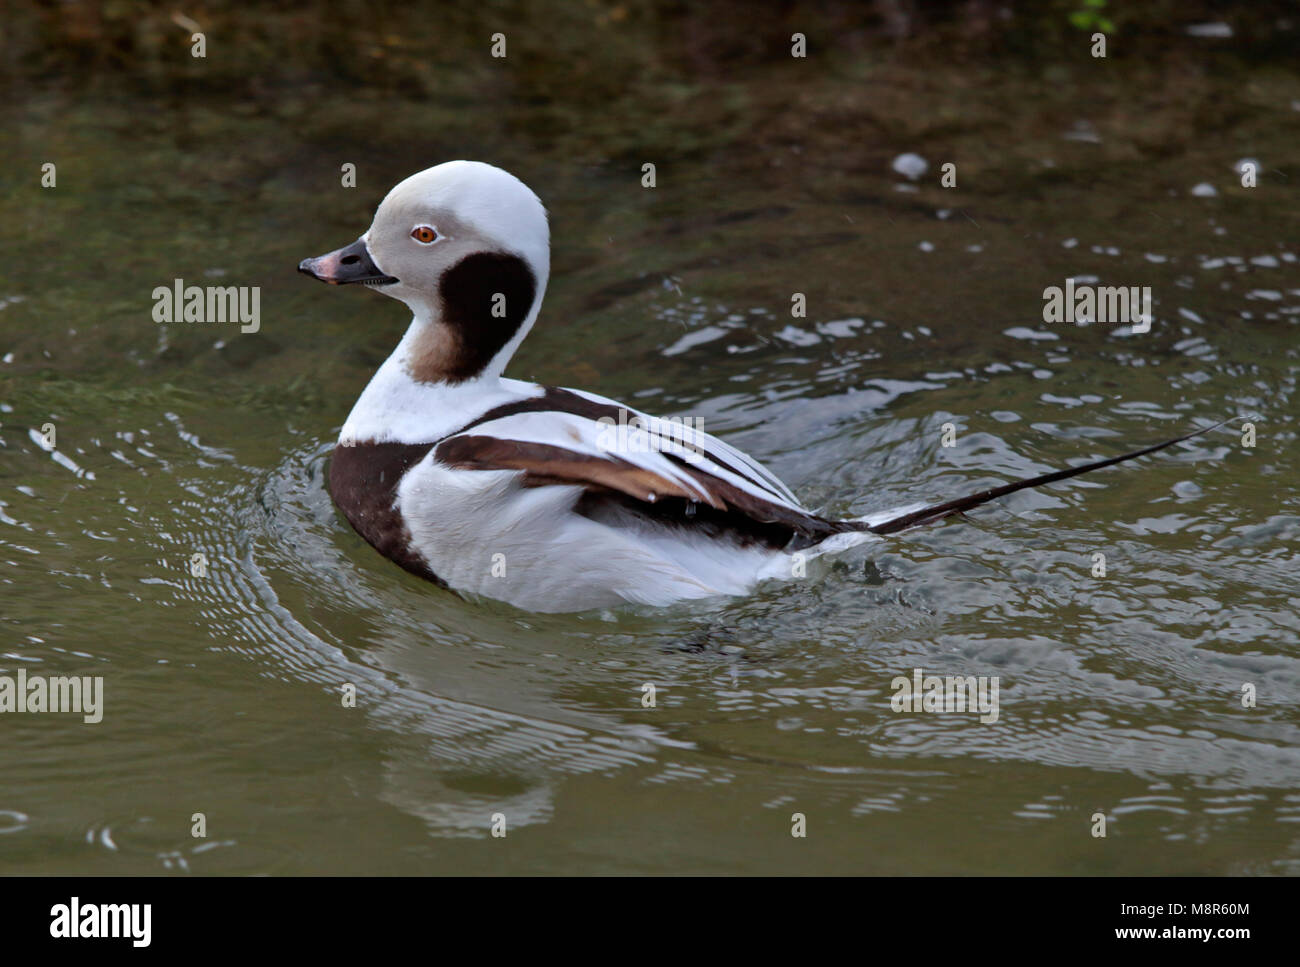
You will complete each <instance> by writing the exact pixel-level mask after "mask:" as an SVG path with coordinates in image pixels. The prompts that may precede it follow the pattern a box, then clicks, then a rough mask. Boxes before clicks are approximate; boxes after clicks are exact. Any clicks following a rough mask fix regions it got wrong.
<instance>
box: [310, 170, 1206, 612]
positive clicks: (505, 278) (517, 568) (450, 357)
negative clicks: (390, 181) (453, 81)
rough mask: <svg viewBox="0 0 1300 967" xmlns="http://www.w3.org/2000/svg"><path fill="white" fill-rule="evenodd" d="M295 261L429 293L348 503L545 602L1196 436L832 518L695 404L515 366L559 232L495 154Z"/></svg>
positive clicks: (623, 594) (379, 380)
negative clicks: (697, 415) (629, 400)
mask: <svg viewBox="0 0 1300 967" xmlns="http://www.w3.org/2000/svg"><path fill="white" fill-rule="evenodd" d="M298 268H299V270H300V271H302V272H305V273H307V274H309V275H311V276H313V277H315V278H317V279H320V280H321V281H323V282H328V283H331V284H333V285H344V284H348V283H361V284H364V285H368V286H373V287H374V288H376V289H378V290H379V291H380V292H383V293H384V294H385V295H389V296H392V297H393V298H395V299H399V300H401V301H402V302H404V303H406V305H407V306H409V307H410V309H411V310H412V312H413V313H414V318H413V319H412V320H411V324H410V326H409V327H408V328H407V330H406V335H405V336H403V337H402V340H401V342H399V343H398V345H397V348H396V349H395V350H394V351H393V354H392V355H391V356H389V357H388V359H387V360H386V361H385V362H384V364H383V365H382V366H380V367H379V370H378V371H377V372H376V373H375V375H374V377H373V378H372V379H371V380H370V383H369V385H368V386H366V388H365V391H364V392H362V394H361V397H360V398H359V399H358V400H357V402H356V405H355V406H354V407H353V408H352V413H351V414H350V415H349V416H348V419H347V422H346V423H345V424H344V425H343V430H342V432H341V433H340V434H339V440H338V446H337V447H336V449H335V450H334V456H333V459H332V463H331V466H330V477H329V479H330V492H331V494H332V495H333V498H334V502H335V503H336V504H337V505H338V507H339V508H340V509H341V510H342V511H343V514H344V515H345V516H346V517H347V519H348V521H349V522H350V523H351V524H352V526H353V527H354V528H355V529H356V530H357V532H358V533H359V534H360V535H361V536H362V537H364V538H365V539H366V541H368V542H369V543H370V544H371V545H372V546H374V547H375V548H376V549H377V550H378V551H379V552H380V553H381V554H383V555H384V556H385V557H388V558H390V559H391V560H393V561H395V562H396V563H397V564H399V565H401V566H402V567H403V568H405V569H406V570H408V571H412V572H414V573H415V574H418V575H420V576H421V577H424V578H427V579H429V580H430V581H434V582H437V583H438V584H440V585H443V586H445V587H450V588H453V589H455V590H457V591H462V592H468V593H471V594H479V595H484V596H487V597H490V598H496V599H499V600H502V601H507V602H510V603H511V604H513V605H516V606H518V607H521V608H526V609H529V610H532V611H552V612H553V611H580V610H586V609H591V608H599V607H606V606H610V605H616V604H621V603H625V602H637V603H642V604H650V605H664V604H668V603H670V602H673V601H677V600H681V599H685V598H701V597H706V596H710V595H725V594H741V593H745V592H747V591H749V590H750V589H752V588H753V587H754V585H755V584H756V583H757V582H758V581H759V580H761V579H765V578H778V577H787V578H788V577H791V576H793V575H797V574H799V573H801V572H802V569H801V566H800V565H801V563H802V561H803V560H806V558H807V557H809V556H811V555H815V554H820V553H824V552H826V551H832V550H840V549H842V548H844V547H846V546H848V545H850V544H853V543H857V542H858V541H861V540H865V539H870V538H871V537H873V536H874V535H883V534H892V533H895V532H897V531H900V530H902V529H904V528H907V527H912V526H915V525H918V524H923V523H927V522H929V521H934V520H938V519H940V518H943V517H947V516H948V515H950V514H955V513H958V512H960V511H963V510H967V509H969V508H971V507H975V506H977V505H979V504H982V503H985V502H987V501H990V500H993V499H995V498H997V497H1001V496H1004V495H1006V494H1010V493H1013V492H1015V491H1017V490H1021V489H1024V488H1026V487H1036V486H1039V485H1041V484H1045V483H1050V482H1052V481H1055V480H1064V479H1066V478H1067V477H1073V476H1075V475H1077V474H1081V473H1086V472H1087V471H1090V470H1096V469H1098V468H1100V467H1106V466H1110V465H1111V464H1115V463H1119V462H1121V461H1123V460H1131V459H1133V458H1134V457H1139V456H1142V455H1143V454H1147V453H1152V452H1154V451H1156V450H1160V449H1162V448H1164V447H1167V446H1170V445H1172V444H1174V443H1177V442H1178V441H1179V440H1183V439H1187V437H1179V438H1178V439H1176V440H1168V441H1166V442H1164V443H1160V444H1157V445H1155V446H1151V447H1147V448H1145V449H1142V450H1137V451H1134V452H1131V453H1125V454H1122V455H1120V456H1117V457H1111V458H1110V459H1107V460H1098V461H1096V462H1093V463H1088V464H1084V465H1081V466H1076V467H1070V468H1068V469H1065V470H1059V471H1057V472H1055V473H1048V474H1043V475H1041V476H1037V477H1032V478H1029V479H1025V480H1018V481H1014V482H1012V483H1008V484H1005V485H1003V486H1000V487H994V488H992V489H990V490H984V491H981V492H980V493H977V494H972V495H970V496H967V497H962V498H958V499H956V500H951V501H948V502H946V503H943V504H937V505H933V506H928V507H920V508H919V509H914V510H910V511H909V512H907V513H902V514H898V515H895V516H888V517H886V518H884V519H881V518H879V517H877V518H874V519H868V518H860V519H855V520H830V519H827V518H824V517H821V516H818V515H817V514H814V513H811V512H809V511H807V510H805V509H804V508H803V507H801V506H800V504H799V501H798V499H797V498H796V497H795V495H794V494H793V493H791V491H790V490H789V488H788V487H786V486H785V485H784V484H783V483H781V481H780V480H778V479H777V478H776V477H775V476H773V474H772V473H770V472H769V471H768V470H766V469H765V468H764V467H762V466H761V465H759V464H758V463H757V462H756V461H754V460H752V459H751V458H749V457H748V456H746V455H745V454H743V453H741V452H740V451H739V450H737V449H735V448H734V447H731V446H729V445H728V444H726V443H724V442H723V441H721V440H718V439H716V438H714V437H712V436H709V435H708V434H705V433H702V432H698V431H695V430H694V429H693V428H691V427H689V426H685V425H683V424H682V423H681V422H673V421H667V420H660V419H657V418H655V417H652V416H648V415H646V414H644V413H640V412H638V411H636V410H633V409H630V408H629V407H626V406H623V405H622V404H620V403H616V402H614V401H613V400H608V399H605V398H603V397H600V396H596V395H593V394H591V393H585V392H582V391H580V390H570V389H557V388H553V387H549V386H538V385H536V384H534V383H526V382H521V381H519V380H514V379H507V378H505V377H503V376H502V375H501V374H502V371H503V370H504V369H505V366H506V363H507V362H509V361H510V357H511V356H512V355H513V354H514V352H515V350H516V349H517V348H518V347H519V344H520V343H521V342H522V341H523V339H524V337H525V336H526V335H527V334H528V330H529V329H531V328H532V325H533V322H534V321H535V320H536V318H537V313H538V310H539V309H540V307H541V304H542V296H543V294H544V293H545V291H546V281H547V277H548V274H549V271H550V231H549V228H548V226H547V221H546V210H545V209H544V208H543V207H542V203H541V202H540V201H539V200H538V198H537V196H536V195H535V194H533V192H532V191H531V190H529V189H528V187H527V186H526V185H524V184H523V182H521V181H520V180H519V179H518V178H515V177H514V176H513V175H511V174H508V173H507V172H505V171H502V170H501V169H499V168H494V167H492V166H491V165H487V164H483V163H481V162H475V161H449V162H447V163H445V164H441V165H438V166H436V167H433V168H429V169H428V170H426V171H422V172H420V173H419V174H416V175H412V176H411V177H410V178H407V179H406V180H405V181H403V182H402V183H401V184H399V185H397V187H395V188H394V189H393V190H392V191H390V192H389V193H388V196H387V197H386V198H385V199H384V200H383V202H382V203H381V204H380V206H379V209H378V210H377V211H376V212H375V219H374V222H373V223H372V224H371V226H370V229H369V231H367V232H366V233H365V234H364V235H362V236H361V237H360V238H359V239H357V241H355V242H353V243H352V244H351V245H348V246H345V247H344V248H341V249H339V250H337V251H335V252H330V253H329V254H328V255H322V256H319V257H317V258H311V259H306V260H304V261H303V262H302V263H301V264H300V265H299V266H298ZM1207 429H1209V428H1207ZM1196 432H1197V433H1200V432H1204V430H1198V431H1196ZM1194 435H1196V434H1195V433H1192V434H1188V436H1194Z"/></svg>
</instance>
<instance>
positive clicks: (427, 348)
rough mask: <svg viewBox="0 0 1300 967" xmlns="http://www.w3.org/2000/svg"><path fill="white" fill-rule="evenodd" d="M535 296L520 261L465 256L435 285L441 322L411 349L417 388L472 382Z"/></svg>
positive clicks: (514, 330)
mask: <svg viewBox="0 0 1300 967" xmlns="http://www.w3.org/2000/svg"><path fill="white" fill-rule="evenodd" d="M536 294H537V280H536V279H535V278H534V277H533V272H532V269H530V268H529V267H528V263H527V262H525V261H524V260H523V259H522V258H520V257H519V256H517V255H505V254H502V253H499V252H478V253H475V254H474V255H467V256H465V258H463V259H461V260H460V261H459V262H457V263H456V264H455V265H453V266H452V267H451V268H449V269H448V270H447V271H446V272H444V273H443V276H442V281H441V282H440V283H439V286H438V296H439V298H440V300H441V302H442V306H441V308H442V320H441V322H440V323H437V324H435V325H433V326H430V327H429V328H428V329H427V330H426V331H425V332H424V333H423V334H422V335H421V337H420V339H419V340H418V341H417V342H416V344H415V346H414V347H413V350H412V353H411V359H410V363H409V364H408V366H409V370H410V374H411V378H412V379H414V380H416V381H417V382H421V383H461V382H464V381H465V380H467V379H473V378H474V377H475V376H477V375H478V374H479V373H481V372H482V371H483V369H484V367H485V366H487V364H488V363H490V362H491V361H492V357H494V356H495V355H496V354H497V353H498V352H500V351H501V349H502V347H503V346H505V344H506V343H508V342H509V341H510V340H511V339H512V338H514V335H515V333H517V332H518V331H519V327H520V326H521V325H523V322H524V319H526V318H527V317H528V311H529V310H530V309H531V308H532V306H533V297H534V296H535V295H536Z"/></svg>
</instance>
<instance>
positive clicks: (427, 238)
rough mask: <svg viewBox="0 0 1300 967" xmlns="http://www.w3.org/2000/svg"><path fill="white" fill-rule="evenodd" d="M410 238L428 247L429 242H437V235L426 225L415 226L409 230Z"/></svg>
mask: <svg viewBox="0 0 1300 967" xmlns="http://www.w3.org/2000/svg"><path fill="white" fill-rule="evenodd" d="M411 238H413V239H415V240H416V241H417V242H420V243H421V244H423V245H428V244H429V243H430V242H434V241H436V240H437V238H438V233H437V232H435V231H434V230H433V229H432V228H430V227H429V226H428V225H417V226H416V227H415V228H414V229H412V230H411Z"/></svg>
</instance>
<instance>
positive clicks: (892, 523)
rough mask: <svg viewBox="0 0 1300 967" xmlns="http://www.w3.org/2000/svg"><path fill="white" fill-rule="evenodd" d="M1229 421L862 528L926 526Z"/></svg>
mask: <svg viewBox="0 0 1300 967" xmlns="http://www.w3.org/2000/svg"><path fill="white" fill-rule="evenodd" d="M1230 422H1232V421H1231V420H1224V421H1223V422H1221V423H1215V424H1214V425H1213V426H1207V427H1203V428H1201V429H1199V430H1193V431H1192V432H1191V433H1185V434H1184V435H1182V436H1180V437H1174V438H1173V439H1172V440H1166V441H1165V442H1164V443H1157V444H1156V445H1155V446H1151V447H1144V448H1143V449H1141V450H1133V451H1132V452H1130V453H1121V454H1120V455H1119V456H1118V457H1110V458H1109V459H1107V460H1094V461H1093V462H1092V463H1084V464H1080V465H1079V466H1077V467H1068V468H1066V469H1065V470H1056V471H1053V472H1052V473H1044V474H1040V475H1039V476H1037V477H1026V478H1025V479H1024V480H1014V481H1012V482H1011V483H1007V484H1003V485H1002V486H1000V487H990V488H989V489H988V490H981V491H980V492H979V493H976V494H971V495H970V496H968V497H958V498H957V499H956V500H949V501H947V502H946V503H942V504H934V505H932V506H930V507H922V508H921V509H920V510H914V511H912V512H911V513H910V514H903V515H902V516H901V517H895V518H893V519H892V520H887V521H884V522H883V523H879V524H873V525H871V526H869V527H864V528H863V530H868V531H871V533H873V534H896V533H898V532H899V531H901V530H906V529H907V528H909V527H916V526H917V525H919V524H929V523H931V522H933V521H936V520H942V519H943V518H944V517H948V516H950V515H952V514H960V513H961V512H962V511H963V510H969V509H970V508H972V507H978V506H979V505H980V504H987V503H988V502H989V501H990V500H996V499H997V498H999V497H1005V496H1006V495H1007V494H1014V493H1015V492H1016V491H1017V490H1025V489H1027V488H1029V487H1040V486H1042V485H1043V484H1049V483H1052V482H1054V481H1057V480H1067V479H1069V478H1070V477H1077V476H1079V474H1081V473H1088V472H1089V471H1092V470H1100V469H1101V468H1102V467H1109V466H1111V465H1112V464H1116V463H1123V462H1124V461H1125V460H1135V459H1137V458H1138V457H1144V456H1146V455H1147V454H1148V453H1155V452H1156V451H1157V450H1163V449H1164V448H1165V447H1171V446H1173V445H1174V444H1175V443H1182V442H1183V441H1184V440H1190V439H1192V437H1197V436H1200V435H1201V434H1202V433H1209V432H1210V431H1211V430H1217V429H1218V428H1219V427H1221V426H1223V425H1224V424H1226V423H1230Z"/></svg>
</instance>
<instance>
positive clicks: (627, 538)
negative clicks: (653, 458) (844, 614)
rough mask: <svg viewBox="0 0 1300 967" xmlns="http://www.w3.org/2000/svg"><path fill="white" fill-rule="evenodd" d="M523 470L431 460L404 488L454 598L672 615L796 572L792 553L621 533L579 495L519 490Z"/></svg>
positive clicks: (685, 536)
mask: <svg viewBox="0 0 1300 967" xmlns="http://www.w3.org/2000/svg"><path fill="white" fill-rule="evenodd" d="M520 476H521V475H520V474H519V473H518V472H516V471H509V470H499V471H481V470H480V471H465V470H452V469H449V468H447V467H445V466H443V465H441V464H439V463H437V462H436V461H435V459H434V456H433V454H432V453H430V454H429V455H428V456H426V457H425V458H424V460H422V461H421V462H420V463H418V464H417V465H416V466H414V467H412V468H411V470H410V471H409V472H408V473H407V474H406V475H405V476H404V477H403V478H402V482H401V484H400V485H399V486H398V488H397V509H398V511H399V512H400V513H401V516H402V519H403V521H404V522H405V524H406V527H407V530H408V531H409V533H410V540H411V546H412V547H413V549H414V550H416V551H418V552H419V553H420V554H421V555H422V556H423V557H424V559H425V560H426V561H427V562H428V564H429V567H430V568H431V569H432V571H433V572H434V573H435V574H436V575H437V576H438V577H439V578H440V579H441V580H443V581H445V582H446V583H447V584H448V585H449V586H450V587H452V588H454V589H455V590H457V591H463V592H468V593H471V594H479V595H483V596H485V597H489V598H494V599H496V600H500V601H506V602H508V603H510V604H513V605H515V606H516V607H520V608H526V609H528V610H530V611H545V612H557V611H581V610H587V609H591V608H604V607H612V606H615V605H619V604H625V603H627V602H634V603H639V604H649V605H666V604H670V603H672V602H673V601H680V600H683V599H688V598H703V597H709V596H712V595H727V594H744V593H746V592H748V591H750V590H751V589H752V588H753V587H754V585H755V584H756V583H757V582H758V581H759V580H761V579H763V578H766V577H780V576H786V577H789V576H791V574H792V573H798V572H799V570H800V569H799V566H798V561H797V559H796V557H795V556H794V555H787V554H784V553H782V552H779V551H772V550H770V549H767V548H763V547H759V546H751V547H741V546H739V545H738V544H736V543H734V542H731V541H725V540H723V541H719V540H717V539H709V538H707V537H706V536H704V535H702V534H700V535H697V534H693V533H691V532H690V531H689V530H683V529H667V528H663V527H659V526H655V525H648V526H646V527H645V528H642V529H637V530H632V529H627V528H622V527H613V526H610V525H608V524H604V523H601V522H598V521H595V520H591V519H589V518H586V517H583V516H581V515H579V514H577V513H575V512H574V510H573V508H574V505H575V503H576V501H577V499H578V497H579V496H580V494H581V493H582V488H581V487H578V486H572V487H570V486H561V485H553V486H544V487H522V486H520V483H519V480H520Z"/></svg>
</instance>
